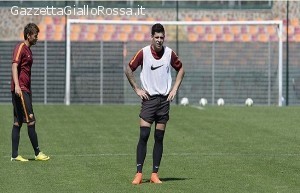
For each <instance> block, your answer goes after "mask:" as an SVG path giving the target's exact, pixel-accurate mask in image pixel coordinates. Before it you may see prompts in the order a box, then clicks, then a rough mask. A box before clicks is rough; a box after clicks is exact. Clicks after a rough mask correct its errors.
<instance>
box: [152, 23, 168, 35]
mask: <svg viewBox="0 0 300 193" xmlns="http://www.w3.org/2000/svg"><path fill="white" fill-rule="evenodd" d="M155 32H156V33H163V34H165V28H164V26H163V25H161V24H160V23H156V24H154V25H153V26H152V29H151V35H154V34H155Z"/></svg>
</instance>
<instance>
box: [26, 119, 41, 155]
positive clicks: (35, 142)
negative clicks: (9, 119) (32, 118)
mask: <svg viewBox="0 0 300 193" xmlns="http://www.w3.org/2000/svg"><path fill="white" fill-rule="evenodd" d="M27 128H28V136H29V139H30V142H31V145H32V147H33V150H34V153H35V155H38V154H39V153H40V148H39V143H38V138H37V134H36V131H35V124H33V125H28V126H27Z"/></svg>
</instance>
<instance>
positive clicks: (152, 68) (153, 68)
mask: <svg viewBox="0 0 300 193" xmlns="http://www.w3.org/2000/svg"><path fill="white" fill-rule="evenodd" d="M162 66H163V65H160V66H156V67H153V65H152V66H151V70H156V69H158V68H160V67H162Z"/></svg>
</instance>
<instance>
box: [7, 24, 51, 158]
mask: <svg viewBox="0 0 300 193" xmlns="http://www.w3.org/2000/svg"><path fill="white" fill-rule="evenodd" d="M38 33H39V28H38V26H37V25H36V24H34V23H29V24H27V25H26V26H25V28H24V42H21V43H19V44H18V45H16V47H15V49H14V52H13V60H12V80H11V93H12V104H13V110H14V124H13V127H12V133H11V140H12V155H11V161H28V159H26V158H23V157H22V156H20V155H19V152H18V148H19V140H20V130H21V127H22V124H23V123H27V128H28V136H29V139H30V142H31V144H32V147H33V149H34V153H35V160H39V161H46V160H49V159H50V157H49V156H47V155H45V154H44V153H42V152H41V151H40V148H39V144H38V137H37V133H36V131H35V117H34V113H33V108H32V93H31V66H32V62H33V58H32V52H31V50H30V47H31V46H33V45H35V44H36V42H37V40H38Z"/></svg>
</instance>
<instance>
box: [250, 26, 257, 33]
mask: <svg viewBox="0 0 300 193" xmlns="http://www.w3.org/2000/svg"><path fill="white" fill-rule="evenodd" d="M257 32H258V29H257V26H249V33H250V34H251V35H254V34H257Z"/></svg>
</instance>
